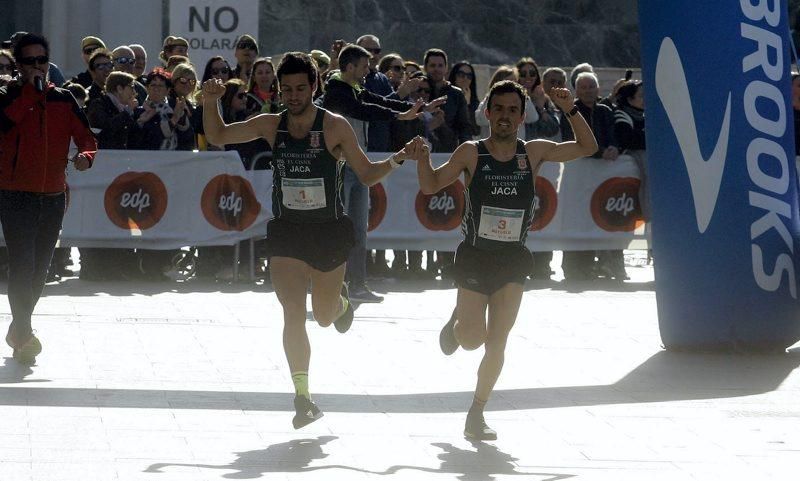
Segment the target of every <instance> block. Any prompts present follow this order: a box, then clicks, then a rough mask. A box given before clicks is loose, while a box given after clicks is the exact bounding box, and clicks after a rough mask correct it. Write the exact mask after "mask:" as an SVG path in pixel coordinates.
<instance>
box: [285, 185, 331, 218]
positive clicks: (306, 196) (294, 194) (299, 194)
mask: <svg viewBox="0 0 800 481" xmlns="http://www.w3.org/2000/svg"><path fill="white" fill-rule="evenodd" d="M281 191H282V192H283V205H285V206H286V207H287V208H289V209H294V210H313V209H323V208H325V207H326V206H327V202H326V200H325V179H281Z"/></svg>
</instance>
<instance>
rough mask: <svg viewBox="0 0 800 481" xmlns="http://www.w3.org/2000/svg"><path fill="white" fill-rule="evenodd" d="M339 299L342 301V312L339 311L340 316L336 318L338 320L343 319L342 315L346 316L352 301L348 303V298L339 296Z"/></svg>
mask: <svg viewBox="0 0 800 481" xmlns="http://www.w3.org/2000/svg"><path fill="white" fill-rule="evenodd" d="M339 297H340V298H341V299H342V310H341V311H339V315H338V316H336V318H337V319H338V318H339V317H341V316H342V314H344V313H345V312H346V311H347V308H348V306H350V301H348V300H347V298H346V297H344V296H339Z"/></svg>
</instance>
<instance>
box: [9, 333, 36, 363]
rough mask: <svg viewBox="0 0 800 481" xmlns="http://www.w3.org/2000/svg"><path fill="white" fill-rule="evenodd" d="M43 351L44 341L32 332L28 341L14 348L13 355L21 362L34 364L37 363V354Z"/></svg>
mask: <svg viewBox="0 0 800 481" xmlns="http://www.w3.org/2000/svg"><path fill="white" fill-rule="evenodd" d="M41 352H42V343H41V342H40V341H39V339H38V338H37V337H36V336H35V335H34V334H31V338H30V339H28V342H26V343H25V344H23V345H22V346H20V347H18V348H17V347H15V348H14V354H13V357H14V359H16V361H17V362H18V363H20V364H27V365H33V364H36V356H38V355H39V354H40V353H41Z"/></svg>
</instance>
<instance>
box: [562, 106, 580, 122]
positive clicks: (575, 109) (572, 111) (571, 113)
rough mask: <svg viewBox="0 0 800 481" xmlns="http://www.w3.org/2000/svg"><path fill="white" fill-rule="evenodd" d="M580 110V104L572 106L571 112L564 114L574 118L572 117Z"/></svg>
mask: <svg viewBox="0 0 800 481" xmlns="http://www.w3.org/2000/svg"><path fill="white" fill-rule="evenodd" d="M579 112H580V111H579V110H578V106H577V105H576V106H574V107H572V110H570V111H569V112H566V113H564V115H566V116H567V118H568V119H569V118H572V117H574V116H576V115H578V113H579Z"/></svg>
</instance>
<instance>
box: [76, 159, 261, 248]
mask: <svg viewBox="0 0 800 481" xmlns="http://www.w3.org/2000/svg"><path fill="white" fill-rule="evenodd" d="M271 182H272V176H271V175H270V172H268V171H251V172H246V171H245V170H244V167H243V166H242V162H241V160H240V159H239V154H237V153H236V152H162V151H138V150H117V151H114V150H101V151H98V152H97V157H96V158H95V161H94V165H93V167H92V168H91V169H89V170H87V171H84V172H76V171H75V170H70V171H68V177H67V183H68V185H69V202H68V207H67V212H66V215H65V216H64V228H63V231H62V233H61V244H63V245H70V246H78V247H128V248H134V247H135V248H138V247H142V248H149V249H173V248H178V247H181V246H187V245H230V244H234V243H236V241H238V240H241V239H245V238H249V237H254V236H257V235H261V234H263V233H265V232H266V222H267V220H268V218H269V213H270V210H269V202H268V196H269V193H270V186H271ZM265 207H266V208H265Z"/></svg>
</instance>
